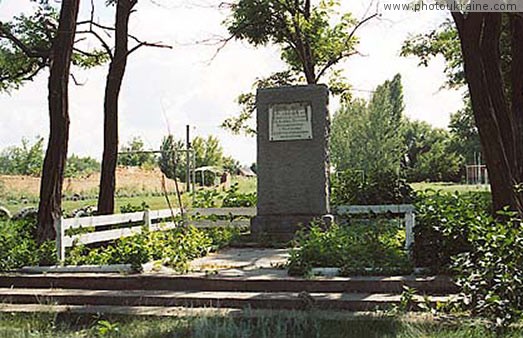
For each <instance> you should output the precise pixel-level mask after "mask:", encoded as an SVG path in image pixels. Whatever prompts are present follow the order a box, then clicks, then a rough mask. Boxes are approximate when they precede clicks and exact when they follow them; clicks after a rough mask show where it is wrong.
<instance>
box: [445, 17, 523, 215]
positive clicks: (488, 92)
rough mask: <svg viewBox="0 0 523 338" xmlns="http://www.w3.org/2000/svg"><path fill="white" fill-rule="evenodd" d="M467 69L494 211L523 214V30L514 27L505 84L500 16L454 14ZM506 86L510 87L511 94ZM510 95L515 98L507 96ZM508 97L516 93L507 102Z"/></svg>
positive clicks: (519, 26) (466, 73) (519, 27)
mask: <svg viewBox="0 0 523 338" xmlns="http://www.w3.org/2000/svg"><path fill="white" fill-rule="evenodd" d="M452 15H453V17H454V21H455V23H456V26H457V29H458V33H459V37H460V41H461V49H462V53H463V60H464V65H465V77H466V79H467V83H468V87H469V91H470V96H471V102H472V107H473V111H474V117H475V120H476V125H477V127H478V131H479V135H480V139H481V146H482V149H483V153H484V157H485V160H486V164H487V168H488V172H489V179H490V185H491V191H492V201H493V208H494V210H495V211H497V210H501V209H503V208H504V207H509V208H510V209H511V210H514V211H517V212H518V213H519V214H520V215H523V207H522V203H521V202H522V194H521V192H519V191H518V190H517V189H516V185H517V184H520V183H522V182H523V175H522V170H521V164H520V162H521V160H522V159H521V154H522V151H523V143H522V142H521V129H520V128H519V127H518V126H521V124H522V123H523V116H522V112H521V105H520V104H519V102H518V97H521V95H522V93H521V91H520V89H518V87H519V86H520V84H519V82H520V81H521V80H520V79H521V78H522V77H523V72H522V70H523V68H522V67H521V65H520V64H519V62H518V61H517V60H518V59H521V58H522V57H523V54H522V48H521V47H520V46H519V44H521V43H523V41H521V34H523V31H522V28H523V26H521V25H518V24H516V23H513V25H512V32H511V34H512V54H513V55H512V62H511V69H512V74H511V75H512V77H511V81H510V84H507V83H505V81H504V77H503V73H502V70H501V58H502V53H501V51H500V36H501V29H502V26H501V23H502V14H501V13H468V14H467V16H463V15H462V14H460V13H452ZM506 88H511V90H510V91H506V90H505V89H506ZM508 92H511V93H510V94H507V93H508ZM507 95H512V98H508V97H507Z"/></svg>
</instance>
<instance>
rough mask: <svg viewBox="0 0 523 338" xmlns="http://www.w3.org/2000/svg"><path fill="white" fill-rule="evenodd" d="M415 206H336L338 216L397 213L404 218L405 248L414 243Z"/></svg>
mask: <svg viewBox="0 0 523 338" xmlns="http://www.w3.org/2000/svg"><path fill="white" fill-rule="evenodd" d="M414 212H415V208H414V206H413V205H412V204H388V205H340V206H338V207H337V208H336V214H337V215H338V216H344V215H357V214H377V215H379V214H388V213H390V214H398V215H404V220H405V249H407V250H409V249H410V248H411V246H412V244H413V243H414V225H415V224H416V216H415V214H414Z"/></svg>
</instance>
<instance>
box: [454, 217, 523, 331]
mask: <svg viewBox="0 0 523 338" xmlns="http://www.w3.org/2000/svg"><path fill="white" fill-rule="evenodd" d="M515 216H516V214H515V213H507V212H504V213H502V217H504V218H506V219H507V218H508V220H506V221H496V220H494V218H483V219H480V220H478V221H476V222H471V223H470V224H469V225H468V232H467V235H468V236H467V238H468V240H469V242H470V248H469V250H468V251H467V252H464V253H462V254H460V255H459V256H458V257H457V259H456V260H455V261H454V263H453V267H454V271H455V272H456V273H457V275H458V276H457V282H458V284H459V285H460V286H461V288H462V291H463V293H464V294H465V296H466V298H465V304H466V305H468V306H469V307H470V308H471V309H472V310H473V311H474V313H475V314H478V315H481V316H483V317H486V318H488V319H490V320H491V321H492V322H493V323H494V324H495V325H496V326H497V327H498V328H500V329H503V328H507V327H508V325H509V324H511V323H514V322H516V321H519V320H520V319H521V318H522V315H523V225H522V222H521V220H520V219H517V218H514V217H515ZM478 219H479V217H478Z"/></svg>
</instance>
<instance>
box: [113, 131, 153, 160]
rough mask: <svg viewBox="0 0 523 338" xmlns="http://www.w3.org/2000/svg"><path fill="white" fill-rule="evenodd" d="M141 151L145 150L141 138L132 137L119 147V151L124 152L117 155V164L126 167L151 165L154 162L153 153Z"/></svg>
mask: <svg viewBox="0 0 523 338" xmlns="http://www.w3.org/2000/svg"><path fill="white" fill-rule="evenodd" d="M143 151H145V147H144V143H143V140H142V139H141V138H140V137H133V138H132V139H131V140H130V141H129V142H128V143H127V144H126V145H124V146H122V147H121V149H120V152H122V153H124V154H119V155H118V165H122V166H128V167H141V166H147V165H153V164H154V163H155V162H156V158H155V156H154V154H150V153H144V152H143ZM133 152H135V153H133ZM140 152H142V153H140Z"/></svg>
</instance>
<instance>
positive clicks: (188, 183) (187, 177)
mask: <svg viewBox="0 0 523 338" xmlns="http://www.w3.org/2000/svg"><path fill="white" fill-rule="evenodd" d="M185 133H186V137H187V138H186V140H185V149H186V150H187V152H186V153H185V154H186V156H185V158H186V168H185V169H186V172H185V174H186V175H185V181H186V190H187V192H191V155H190V151H189V150H190V149H191V137H190V126H189V125H187V126H186V129H185Z"/></svg>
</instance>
